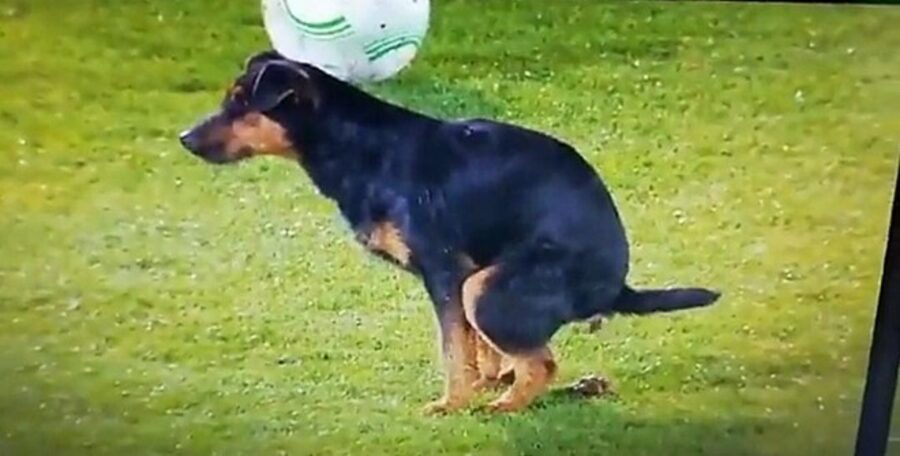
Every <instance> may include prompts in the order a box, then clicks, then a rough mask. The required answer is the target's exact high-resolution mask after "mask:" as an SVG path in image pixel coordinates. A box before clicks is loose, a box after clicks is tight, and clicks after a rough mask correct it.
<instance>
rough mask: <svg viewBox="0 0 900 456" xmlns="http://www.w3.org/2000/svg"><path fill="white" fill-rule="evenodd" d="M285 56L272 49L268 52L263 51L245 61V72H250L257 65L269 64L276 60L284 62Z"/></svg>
mask: <svg viewBox="0 0 900 456" xmlns="http://www.w3.org/2000/svg"><path fill="white" fill-rule="evenodd" d="M284 59H285V58H284V56H283V55H281V54H279V53H278V51H276V50H274V49H270V50H268V51H262V52H259V53H256V54H253V55H251V56H250V57H247V60H246V61H244V70H245V71H246V70H249V69H251V68H253V67H255V66H257V65H260V64H264V63H268V62H271V61H275V60H284Z"/></svg>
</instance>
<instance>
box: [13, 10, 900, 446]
mask: <svg viewBox="0 0 900 456" xmlns="http://www.w3.org/2000/svg"><path fill="white" fill-rule="evenodd" d="M433 3H434V4H435V5H434V8H435V11H434V13H433V18H434V21H433V24H432V30H431V34H430V36H429V37H428V39H427V40H426V42H425V46H424V48H423V49H422V52H421V54H420V55H419V57H418V58H417V60H416V62H415V64H414V65H413V66H412V67H411V68H410V69H409V70H408V71H406V72H404V73H403V74H402V76H401V77H399V78H397V79H395V80H393V81H391V82H389V83H386V84H382V85H378V86H374V87H371V90H373V91H375V92H376V93H378V94H380V95H382V96H385V97H387V98H389V99H392V100H394V101H397V102H400V103H403V104H405V105H407V106H411V107H414V108H416V109H420V110H424V111H427V112H430V113H434V114H438V115H444V116H492V117H497V118H501V119H504V120H508V121H513V122H516V123H520V124H524V125H528V126H532V127H535V128H538V129H541V130H545V131H548V132H551V133H553V134H555V135H557V136H559V137H561V138H565V139H566V140H568V141H570V142H571V143H573V144H574V145H576V146H577V147H578V149H579V150H580V151H581V152H582V153H583V154H584V155H585V156H586V157H587V158H588V159H589V160H590V161H591V162H592V163H593V164H594V165H595V166H596V167H597V168H598V169H599V170H600V171H601V173H602V174H603V176H604V177H605V179H606V180H607V182H608V184H609V186H610V187H611V188H612V190H613V193H614V196H615V198H616V200H617V202H618V204H619V205H620V208H621V212H622V215H623V217H624V219H625V221H626V224H627V226H628V228H629V233H630V237H631V238H632V240H633V243H634V247H633V251H634V265H633V271H634V272H633V275H632V281H633V282H634V283H635V284H637V285H667V284H674V283H683V284H691V285H707V286H712V287H715V288H718V289H721V290H723V291H724V293H725V296H724V298H723V299H722V300H721V301H720V303H719V304H718V305H717V306H716V307H715V308H713V309H710V310H708V311H699V312H693V313H683V314H680V315H671V316H654V317H647V318H641V319H637V318H619V319H615V320H613V321H612V322H610V323H609V324H607V325H606V326H605V328H604V329H603V330H602V331H601V332H600V333H597V334H589V333H588V332H587V331H585V329H584V328H583V327H569V328H567V329H565V330H564V331H562V332H561V333H560V334H559V335H558V337H557V338H556V339H555V348H556V351H557V353H558V357H559V360H560V363H561V377H562V378H561V380H560V381H561V382H566V381H570V380H572V379H575V378H577V377H579V376H581V375H583V374H585V373H593V372H602V373H603V374H605V375H608V376H609V377H611V379H612V380H613V381H614V383H615V385H616V386H617V389H618V396H617V397H616V398H611V399H602V400H597V401H591V402H579V401H573V400H566V399H562V398H559V397H547V398H545V399H543V400H541V401H540V402H539V403H538V404H537V405H536V406H535V407H533V408H532V409H530V410H528V411H527V412H524V413H521V414H519V415H515V416H504V417H489V416H484V415H481V414H477V413H463V414H459V415H454V416H449V417H443V418H426V417H423V416H422V415H421V414H420V413H419V410H420V407H421V406H422V405H423V404H424V403H425V402H426V401H428V400H431V399H434V398H435V397H436V396H437V395H438V393H439V391H440V385H441V379H440V374H439V369H438V363H437V362H436V361H437V356H436V352H437V349H436V346H435V343H434V334H433V322H432V318H433V317H432V315H431V310H430V305H429V304H428V302H427V300H426V296H425V294H424V293H423V291H422V289H421V287H420V286H419V284H418V283H416V281H415V280H414V279H412V278H410V277H407V276H406V275H404V274H401V273H399V272H397V271H395V270H393V269H392V268H390V267H388V266H386V265H384V264H382V263H381V262H379V261H377V260H375V259H373V258H370V257H368V256H366V255H365V254H364V253H363V252H362V251H361V248H359V247H358V246H356V245H355V244H354V243H353V242H352V240H351V237H350V236H349V235H348V234H347V232H346V230H345V228H344V227H343V225H342V222H341V221H340V220H339V219H338V217H337V215H336V212H335V208H334V207H333V206H332V204H331V203H329V202H328V201H326V200H324V199H322V198H321V197H319V196H318V195H317V194H316V192H315V190H314V189H313V188H312V186H311V184H310V182H309V180H308V179H307V178H306V177H305V176H304V175H303V174H302V173H301V172H300V171H299V170H298V169H297V168H296V167H295V166H292V165H290V164H288V163H285V162H281V161H277V160H268V159H261V160H258V161H255V162H252V163H246V164H244V165H241V166H238V167H225V168H214V167H210V166H207V165H204V164H202V163H200V162H199V161H198V160H196V159H193V158H192V157H190V156H188V155H187V154H186V153H184V152H182V151H181V150H180V149H179V146H178V145H177V142H176V141H175V140H174V138H175V136H176V133H177V132H178V131H179V130H180V129H181V128H183V127H185V126H186V125H188V124H189V123H190V122H192V121H193V120H194V119H196V118H197V117H198V116H199V115H200V114H202V113H203V112H204V111H206V110H209V109H212V108H213V106H214V105H215V103H216V102H217V101H218V99H219V97H220V95H221V92H222V90H223V89H224V87H225V86H226V85H227V83H228V82H229V79H230V78H231V77H232V76H233V75H235V74H236V71H237V70H238V68H239V66H240V64H241V62H242V61H243V60H244V58H245V57H246V56H247V55H248V54H250V53H251V52H254V51H257V50H259V49H261V48H263V47H264V46H265V45H266V38H265V34H264V32H263V30H262V28H261V25H260V19H259V13H258V5H257V2H253V1H250V2H235V1H227V0H207V1H199V0H191V1H188V0H180V1H174V0H173V1H163V0H148V1H144V2H121V1H111V0H71V1H68V2H58V1H50V0H12V1H10V0H0V81H2V84H0V153H2V160H0V454H2V455H4V456H5V455H43V454H57V453H58V454H110V455H122V454H260V455H261V454H279V453H286V454H294V455H296V454H347V453H353V454H359V453H363V454H369V455H380V454H411V455H420V454H456V453H460V454H463V453H468V454H534V455H538V454H584V455H596V454H648V455H659V454H713V455H723V454H728V455H740V454H771V455H786V454H798V455H800V454H847V452H848V449H849V448H850V446H851V445H852V440H853V436H854V432H855V420H856V417H857V413H858V402H859V398H860V394H861V385H862V378H863V371H864V366H865V361H866V349H867V343H868V340H869V333H870V325H871V322H872V315H873V309H874V302H875V298H876V295H877V286H878V281H879V272H880V261H881V260H880V258H881V255H882V249H883V244H884V236H885V232H886V225H887V215H888V208H889V205H890V197H891V189H892V185H893V178H894V173H895V170H896V169H897V154H898V153H897V150H898V137H900V108H898V107H900V77H898V74H900V54H898V53H897V49H900V28H897V27H896V24H897V23H898V22H900V9H898V8H861V7H847V6H843V7H825V6H785V5H777V6H776V5H772V6H765V5H745V6H743V5H737V4H698V3H691V4H674V3H666V4H653V3H627V4H625V3H622V4H618V3H616V4H603V3H600V2H594V1H588V0H584V1H575V0H566V1H552V2H548V1H544V0H527V1H525V0H522V1H475V0H471V1H466V2H463V1H458V0H441V1H434V2H433ZM211 15H212V16H211ZM480 400H481V401H486V400H487V398H486V397H485V398H481V399H480ZM895 429H898V433H897V434H898V435H900V427H895ZM892 449H893V450H894V451H895V454H900V448H898V447H894V448H892Z"/></svg>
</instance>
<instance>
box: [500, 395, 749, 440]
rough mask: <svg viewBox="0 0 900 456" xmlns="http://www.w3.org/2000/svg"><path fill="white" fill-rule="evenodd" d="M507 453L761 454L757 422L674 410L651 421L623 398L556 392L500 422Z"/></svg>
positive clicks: (739, 417) (745, 417) (744, 417)
mask: <svg viewBox="0 0 900 456" xmlns="http://www.w3.org/2000/svg"><path fill="white" fill-rule="evenodd" d="M501 419H502V420H504V421H503V427H504V428H505V432H506V435H505V436H504V438H505V440H506V441H507V448H508V454H515V455H526V456H527V455H545V454H566V455H598V454H622V455H644V454H648V455H649V454H652V455H663V454H666V455H668V454H673V455H675V454H690V455H703V454H707V455H722V454H727V455H750V454H760V448H759V447H758V442H757V440H758V439H759V438H760V433H761V432H762V424H763V423H761V422H760V420H759V419H758V418H755V417H748V416H742V415H739V414H737V413H735V414H733V415H729V416H728V417H727V418H724V419H716V420H714V421H713V420H710V419H707V418H698V417H696V416H691V415H690V414H679V413H677V412H676V411H674V410H673V411H672V412H671V413H669V414H667V416H657V417H651V416H649V415H644V414H642V413H641V412H640V411H639V410H638V411H636V412H631V411H628V410H626V407H625V404H623V403H622V400H621V398H616V397H615V396H604V397H602V398H592V399H585V398H578V397H574V396H572V395H570V394H566V393H565V392H563V391H560V390H556V391H552V392H551V393H549V394H548V395H547V396H546V397H544V398H543V399H541V400H539V401H538V402H537V403H536V404H534V405H533V406H532V407H531V409H529V410H528V411H527V412H524V413H521V414H518V415H510V416H507V417H503V418H501Z"/></svg>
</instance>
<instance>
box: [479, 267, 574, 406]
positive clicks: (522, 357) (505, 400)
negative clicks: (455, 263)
mask: <svg viewBox="0 0 900 456" xmlns="http://www.w3.org/2000/svg"><path fill="white" fill-rule="evenodd" d="M497 270H498V269H497V266H491V267H488V268H485V269H482V270H481V271H478V272H476V273H475V274H472V275H471V276H469V278H468V279H466V281H465V282H464V283H463V292H462V302H463V309H464V310H465V313H466V319H467V320H468V321H469V324H471V325H472V327H473V328H475V331H476V332H477V333H478V336H479V337H480V338H481V340H483V341H484V342H485V345H487V346H488V347H490V348H492V349H494V350H495V351H496V352H497V353H499V354H500V355H501V361H502V362H501V368H502V367H503V366H502V364H503V363H505V362H508V363H509V364H510V365H511V367H512V373H513V374H514V376H515V379H514V380H513V383H512V386H510V387H509V389H507V390H506V392H505V393H503V395H502V396H500V398H499V399H497V400H496V401H494V402H492V403H491V404H490V406H489V408H490V409H491V410H493V411H497V412H511V411H515V410H520V409H522V408H524V407H526V406H527V405H528V404H530V403H531V402H532V401H533V400H534V399H535V398H536V397H537V396H539V395H540V394H541V393H543V392H545V391H546V390H547V388H548V386H549V385H550V383H551V382H552V381H553V378H554V377H555V375H556V362H555V361H554V360H553V353H552V352H551V351H550V349H549V348H547V347H542V348H540V349H537V350H534V351H531V352H529V353H522V354H510V353H504V352H503V351H502V350H500V348H499V347H497V346H496V344H494V343H493V342H492V341H491V339H490V337H488V336H487V335H486V334H485V333H484V332H483V331H481V329H480V328H479V327H478V322H477V321H476V319H475V310H476V308H477V307H478V299H479V298H480V297H481V296H482V295H483V294H484V290H485V288H486V287H487V285H488V281H489V280H490V278H491V277H492V276H493V275H494V274H496V273H497ZM500 376H501V377H506V376H508V372H503V373H502V374H500Z"/></svg>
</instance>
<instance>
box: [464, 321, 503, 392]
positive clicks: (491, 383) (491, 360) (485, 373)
mask: <svg viewBox="0 0 900 456" xmlns="http://www.w3.org/2000/svg"><path fill="white" fill-rule="evenodd" d="M475 337H476V340H475V348H476V351H477V357H478V374H479V378H478V380H476V381H475V384H473V385H472V387H473V388H475V390H476V391H479V390H484V389H490V388H495V387H497V386H498V385H500V367H501V362H502V360H503V355H502V354H501V353H500V352H499V351H497V350H496V349H495V348H494V347H493V346H491V344H490V343H488V341H487V340H486V339H485V338H484V336H482V335H481V334H477V335H476V336H475Z"/></svg>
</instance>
